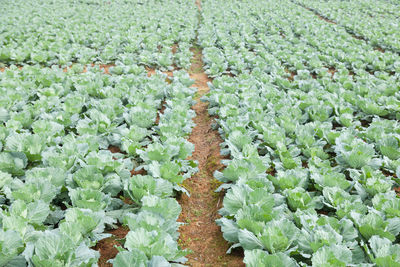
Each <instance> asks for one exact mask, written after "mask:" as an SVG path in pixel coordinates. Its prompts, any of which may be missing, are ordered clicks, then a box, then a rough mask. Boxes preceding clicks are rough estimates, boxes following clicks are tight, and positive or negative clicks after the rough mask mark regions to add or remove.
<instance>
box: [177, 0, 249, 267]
mask: <svg viewBox="0 0 400 267" xmlns="http://www.w3.org/2000/svg"><path fill="white" fill-rule="evenodd" d="M196 3H197V5H198V6H199V5H200V3H199V1H197V2H196ZM192 52H193V53H194V57H193V59H192V66H191V68H190V76H191V78H192V79H194V80H195V84H194V85H193V86H194V87H197V88H198V91H197V95H196V98H195V100H196V101H197V103H196V104H195V105H194V106H193V110H194V111H195V112H196V115H197V116H196V117H195V118H194V122H195V123H196V126H195V127H194V128H193V131H192V134H191V135H190V137H189V141H190V142H191V143H192V144H194V145H195V151H194V153H193V155H192V157H191V159H195V160H197V161H198V162H199V166H198V167H199V172H198V173H196V174H195V175H194V176H193V177H192V178H190V179H187V180H185V182H184V186H185V187H186V188H187V190H188V191H189V192H190V194H191V196H190V197H187V196H186V195H182V196H181V198H180V199H179V200H178V201H179V204H180V205H181V207H182V213H181V215H180V217H179V219H178V221H180V222H183V223H185V225H184V226H181V227H180V234H181V235H180V239H179V243H180V245H181V246H182V248H184V249H190V250H191V251H192V252H193V253H191V254H189V255H188V256H187V258H188V259H189V261H188V263H187V265H188V266H193V267H206V266H210V267H211V266H212V267H214V266H229V267H239V266H244V263H243V251H242V250H235V251H234V252H233V253H232V254H226V251H227V250H228V249H229V247H230V245H229V244H228V242H227V241H225V240H224V238H223V236H222V233H221V230H220V227H219V226H217V225H216V223H215V220H216V219H217V218H219V217H220V215H219V214H218V210H219V209H220V208H221V207H222V200H223V197H224V193H222V192H221V193H215V192H214V191H215V189H216V188H217V187H218V186H219V185H220V182H218V181H217V180H216V179H215V178H214V177H213V172H214V171H215V170H221V169H222V168H224V166H223V165H222V164H221V159H223V157H222V156H221V154H220V146H219V145H220V143H221V142H222V140H221V138H220V136H219V134H218V132H217V131H215V130H212V128H211V124H212V123H213V119H212V118H211V117H210V116H209V114H208V110H207V107H208V103H203V102H201V101H200V97H201V96H203V95H204V94H206V93H207V92H208V91H209V87H208V85H207V83H208V82H210V81H211V79H210V78H209V77H208V76H207V75H206V74H205V73H204V70H203V62H202V54H201V50H200V49H199V48H193V49H192Z"/></svg>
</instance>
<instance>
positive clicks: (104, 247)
mask: <svg viewBox="0 0 400 267" xmlns="http://www.w3.org/2000/svg"><path fill="white" fill-rule="evenodd" d="M128 232H129V229H128V228H127V227H124V226H121V225H120V226H119V227H118V228H117V229H114V230H111V231H108V233H110V234H112V235H113V236H112V237H109V238H105V239H103V240H100V241H99V242H98V243H97V244H96V246H95V247H94V249H95V250H97V251H99V252H100V255H101V256H100V259H99V261H98V265H99V266H100V267H111V266H112V264H111V263H107V261H108V260H109V259H114V258H115V256H117V254H118V250H117V249H116V248H115V246H121V242H120V240H121V239H124V238H125V236H126V235H127V234H128Z"/></svg>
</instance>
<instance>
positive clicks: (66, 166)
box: [0, 64, 196, 266]
mask: <svg viewBox="0 0 400 267" xmlns="http://www.w3.org/2000/svg"><path fill="white" fill-rule="evenodd" d="M84 69H86V71H85V72H84V73H82V72H83V70H84ZM110 72H111V75H108V74H105V73H104V72H103V70H101V69H99V68H98V67H91V66H86V67H85V66H82V65H74V66H73V67H72V68H71V69H70V70H68V71H66V72H65V71H63V69H61V68H58V67H57V68H56V67H53V68H41V67H38V66H25V67H24V68H22V69H21V70H20V69H18V68H17V67H11V68H9V69H6V70H5V71H4V72H3V73H0V88H1V97H0V106H1V108H0V120H1V125H0V266H27V265H28V266H96V265H97V261H98V258H99V252H97V251H95V250H93V249H92V247H93V246H95V245H96V243H97V242H98V241H99V240H101V239H104V238H107V237H109V236H110V234H107V233H106V231H107V230H109V229H112V228H115V227H117V223H120V224H125V225H127V226H128V227H129V229H130V231H129V233H128V235H127V236H126V241H125V243H124V248H125V249H123V248H122V247H121V249H120V250H121V252H120V253H119V254H118V255H117V257H116V258H115V260H114V265H115V266H178V265H179V264H177V263H176V262H184V261H185V258H184V256H185V255H186V253H187V252H186V251H182V250H181V249H180V248H179V247H178V244H177V238H178V232H177V229H178V226H179V224H178V223H177V222H176V220H177V218H178V216H179V213H180V206H179V204H178V203H177V201H176V200H175V199H174V198H173V197H174V195H176V192H178V191H185V190H184V189H183V188H182V187H181V186H180V184H181V183H182V181H183V180H184V179H185V178H187V177H189V176H191V174H192V173H193V172H195V171H196V163H195V162H193V161H189V160H186V158H187V157H188V156H189V155H190V154H191V153H192V151H193V149H194V147H193V145H192V144H191V143H189V142H188V141H187V140H186V139H185V138H186V137H187V136H188V135H189V133H190V132H191V128H192V127H193V122H192V120H191V119H192V117H194V116H195V114H194V112H193V111H191V110H190V107H191V106H192V104H193V102H192V101H193V100H192V94H193V93H194V92H193V91H194V89H193V88H189V86H190V85H191V84H192V83H193V81H192V80H191V79H190V78H189V76H188V74H187V73H186V72H184V71H175V72H174V76H173V78H168V79H167V76H166V75H165V74H162V73H157V74H155V75H153V76H151V77H148V75H147V71H146V70H145V69H144V67H140V66H137V65H129V66H125V65H120V64H118V65H117V66H115V67H113V68H111V69H110ZM163 102H165V103H164V107H165V110H164V111H163V112H162V113H161V112H160V111H159V110H160V108H161V107H162V103H163ZM110 146H113V147H118V148H119V149H120V152H119V153H112V152H111V151H110V150H109V147H110ZM142 168H144V169H145V170H146V172H147V175H134V176H131V171H132V170H134V169H135V170H136V171H139V170H140V169H142ZM169 262H171V263H169ZM173 262H175V263H173Z"/></svg>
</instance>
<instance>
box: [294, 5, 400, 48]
mask: <svg viewBox="0 0 400 267" xmlns="http://www.w3.org/2000/svg"><path fill="white" fill-rule="evenodd" d="M294 2H296V3H299V4H301V5H303V6H305V7H307V8H310V9H312V10H315V11H316V12H317V13H318V14H320V15H322V16H323V17H325V18H328V19H331V20H333V21H335V22H336V23H338V24H339V25H341V26H343V27H345V28H346V29H347V30H348V31H349V32H352V33H354V34H355V35H357V36H359V37H362V38H366V39H367V40H369V41H370V42H371V44H372V45H374V46H378V47H382V48H385V49H391V50H394V51H396V52H400V33H399V31H398V28H399V27H400V5H399V2H396V1H392V2H390V1H382V0H379V1H372V0H368V1H361V0H356V1H339V0H329V1H320V0H295V1H294Z"/></svg>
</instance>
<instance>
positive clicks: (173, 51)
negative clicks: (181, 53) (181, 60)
mask: <svg viewBox="0 0 400 267" xmlns="http://www.w3.org/2000/svg"><path fill="white" fill-rule="evenodd" d="M178 47H179V45H178V44H173V45H172V47H171V52H172V54H175V53H176V50H178Z"/></svg>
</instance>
